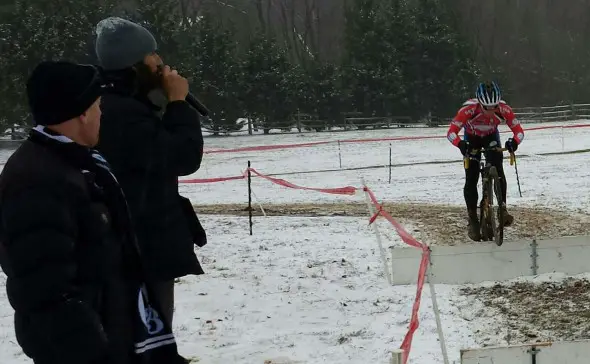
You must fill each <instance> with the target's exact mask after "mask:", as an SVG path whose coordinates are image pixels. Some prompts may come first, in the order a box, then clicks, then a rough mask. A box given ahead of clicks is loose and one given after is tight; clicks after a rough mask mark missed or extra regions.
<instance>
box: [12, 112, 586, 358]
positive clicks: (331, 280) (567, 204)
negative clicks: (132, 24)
mask: <svg viewBox="0 0 590 364" xmlns="http://www.w3.org/2000/svg"><path fill="white" fill-rule="evenodd" d="M585 122H586V121H580V122H576V123H585ZM567 124H574V123H564V125H567ZM551 125H555V124H551ZM534 126H539V125H538V124H535V125H534ZM525 127H526V125H525ZM404 135H406V136H409V135H443V136H444V135H445V130H444V129H407V130H405V129H390V130H377V131H365V132H350V133H317V134H301V135H297V134H292V135H281V136H277V135H271V136H244V137H228V138H207V139H206V149H219V148H228V149H229V148H238V147H245V146H253V145H268V144H289V143H301V142H310V141H317V140H338V139H341V140H343V139H354V138H373V137H389V136H404ZM508 135H509V134H503V135H502V139H503V140H505V139H506V138H507V137H508ZM389 144H390V143H389V142H372V143H341V145H340V150H341V153H342V166H343V168H350V167H363V166H371V165H386V164H388V159H389ZM391 145H392V152H393V153H392V154H393V163H417V162H427V161H445V160H457V163H452V164H432V165H414V166H407V167H396V168H394V169H393V170H392V183H391V185H390V184H388V181H387V179H388V170H387V168H380V169H367V170H353V171H344V170H343V171H335V172H330V173H309V174H293V175H286V176H281V178H285V179H286V180H288V181H290V182H293V183H296V184H300V185H303V186H309V187H341V186H346V185H352V186H359V185H360V178H361V177H364V178H365V179H366V181H367V184H368V185H369V186H370V187H371V188H372V189H373V190H374V191H375V193H376V195H377V197H378V198H379V199H382V200H385V201H394V202H395V201H399V202H403V201H408V200H410V201H420V202H429V203H447V204H455V205H460V204H463V200H462V184H463V170H462V167H461V163H460V162H459V155H458V153H457V151H456V149H454V148H453V147H452V146H450V144H449V143H448V141H447V140H446V139H428V140H411V141H394V142H392V143H391ZM586 148H590V128H575V129H563V130H562V129H549V130H540V131H531V132H529V133H528V134H527V136H526V140H525V142H524V143H523V144H522V147H521V148H520V149H519V151H518V152H517V154H522V155H529V156H530V155H532V156H530V157H528V158H524V157H523V158H522V159H520V160H519V164H518V167H519V173H520V178H521V184H522V189H523V191H522V192H523V198H520V197H518V189H517V187H516V183H515V181H516V180H515V176H514V170H513V169H511V168H510V166H508V163H506V171H507V174H508V179H509V181H510V182H509V183H510V188H509V203H510V204H523V205H527V206H534V205H544V206H552V207H561V208H568V209H581V210H584V211H586V210H587V209H588V208H590V204H589V203H588V202H589V201H588V197H587V196H588V193H587V191H588V183H589V182H587V181H588V178H587V177H588V176H589V174H590V172H589V168H588V167H589V166H590V163H589V162H588V161H587V158H588V154H566V155H557V156H538V154H539V153H543V152H553V151H573V150H577V149H586ZM8 155H9V152H0V162H3V160H2V159H6V158H7V157H8ZM247 160H251V161H252V166H253V167H254V168H256V169H257V170H259V171H260V172H261V173H265V174H271V173H281V172H296V171H310V170H320V169H334V168H336V169H337V168H338V167H339V160H338V144H336V143H335V144H327V145H320V146H315V147H309V148H298V149H286V150H273V151H262V152H247V153H219V154H207V155H206V157H205V160H204V162H203V167H202V169H201V170H200V171H199V172H197V173H195V174H194V175H192V176H188V177H187V178H212V177H223V176H233V175H239V174H241V173H242V171H243V170H244V169H245V168H246V162H247ZM253 189H254V192H255V193H256V198H257V200H258V201H260V202H261V203H262V204H263V205H264V204H270V203H293V202H305V203H310V202H317V203H322V202H330V201H359V200H360V201H362V200H361V197H359V196H351V197H348V196H332V195H325V194H321V193H317V192H310V191H298V190H290V189H286V188H284V187H281V186H277V185H273V184H272V183H270V182H268V181H264V180H261V179H257V178H255V179H254V181H253ZM181 191H182V193H183V194H184V195H186V196H188V197H190V198H191V199H192V201H193V202H194V203H195V204H219V203H244V204H246V202H247V189H246V183H245V181H230V182H222V183H214V184H183V185H181ZM367 220H368V219H367V218H361V217H358V218H354V217H268V218H257V219H256V225H255V227H254V231H255V233H254V236H252V237H250V236H249V235H248V223H247V219H246V218H243V217H235V216H201V221H202V222H203V224H204V226H205V228H206V230H207V232H208V235H209V244H208V245H207V246H205V247H204V248H201V249H198V251H197V253H198V255H199V258H200V259H201V261H202V263H203V265H204V268H205V271H206V272H207V274H206V275H204V276H200V277H184V278H182V279H181V281H180V282H179V283H178V286H177V311H176V316H175V331H176V332H177V334H178V341H179V348H180V351H181V352H182V353H183V354H185V355H186V356H188V357H193V358H198V359H199V363H204V364H210V363H211V364H215V363H236V364H255V363H260V364H262V363H264V361H265V360H276V362H277V363H281V361H280V360H277V359H281V358H282V359H285V358H288V359H291V360H293V361H294V362H297V363H308V364H315V363H334V364H336V363H338V364H357V363H358V364H366V363H383V364H386V363H388V357H389V355H388V351H389V350H392V349H396V348H398V347H399V345H400V344H401V341H402V339H403V337H404V335H405V333H406V331H407V328H408V323H409V319H410V315H411V308H412V303H413V301H414V295H415V291H416V287H415V286H407V287H390V286H388V284H387V280H386V279H385V277H384V275H383V273H382V272H383V270H382V266H381V263H380V257H379V251H378V249H377V244H376V242H375V238H374V235H373V232H372V230H371V228H370V227H369V226H368V224H367ZM380 227H381V228H382V230H383V232H384V236H385V242H384V243H385V244H386V245H387V246H389V245H400V244H403V243H402V242H401V241H400V240H399V238H398V237H397V236H396V235H395V233H394V232H393V230H392V229H391V227H388V226H387V225H386V224H384V223H380ZM407 230H408V231H410V232H411V231H412V229H411V227H407ZM417 268H418V267H416V269H417ZM3 281H4V277H3V276H1V275H0V282H1V283H0V284H2V285H3V283H4V282H3ZM463 288H464V287H460V286H444V285H437V286H436V290H437V297H438V304H439V309H440V311H441V319H442V325H443V330H444V333H445V338H446V340H447V345H448V347H447V349H448V351H449V355H450V359H451V362H453V361H455V362H456V363H457V364H458V363H459V350H460V349H462V348H467V347H477V346H479V345H481V344H482V342H481V337H482V335H487V337H488V338H489V336H491V335H494V333H495V331H496V330H497V328H496V327H494V323H493V320H491V319H490V317H489V316H488V317H480V316H483V315H481V312H482V310H484V308H482V305H481V304H476V301H475V299H474V298H472V297H467V296H464V295H461V294H460V291H461V290H462V289H463ZM497 342H501V339H498V341H497ZM410 362H411V363H415V364H437V363H442V359H441V356H440V347H439V343H438V341H437V332H436V325H435V321H434V315H433V313H432V308H431V301H430V294H429V290H428V287H425V289H424V291H423V295H422V304H421V308H420V327H419V329H418V330H417V331H416V333H415V336H414V341H413V346H412V354H411V357H410ZM0 363H2V364H21V363H30V361H29V360H27V358H26V357H25V356H24V355H23V354H22V353H21V351H20V349H19V347H18V345H17V344H16V340H15V338H14V331H13V322H12V309H11V308H10V306H9V305H8V302H7V299H6V295H5V290H4V289H0Z"/></svg>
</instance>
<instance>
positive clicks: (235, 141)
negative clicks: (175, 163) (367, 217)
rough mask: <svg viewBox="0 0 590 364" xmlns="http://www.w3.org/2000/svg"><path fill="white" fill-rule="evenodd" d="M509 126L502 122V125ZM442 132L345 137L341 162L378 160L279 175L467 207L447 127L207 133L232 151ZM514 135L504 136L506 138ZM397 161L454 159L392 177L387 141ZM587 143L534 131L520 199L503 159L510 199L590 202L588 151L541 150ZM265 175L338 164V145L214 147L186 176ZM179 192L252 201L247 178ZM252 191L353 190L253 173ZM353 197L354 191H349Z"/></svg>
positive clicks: (290, 198) (328, 198)
mask: <svg viewBox="0 0 590 364" xmlns="http://www.w3.org/2000/svg"><path fill="white" fill-rule="evenodd" d="M586 123H588V121H586V120H580V121H576V122H568V123H560V124H557V123H550V124H525V125H524V127H525V133H526V127H527V126H528V125H530V126H531V127H539V126H544V125H550V126H554V125H574V124H586ZM505 129H506V130H507V128H506V127H503V129H501V130H505ZM416 135H419V136H442V138H440V139H424V140H402V141H392V142H369V143H341V144H340V151H341V158H342V168H343V169H346V168H358V167H366V166H379V165H382V166H383V168H375V169H365V170H349V171H347V170H339V171H334V172H328V173H326V172H320V173H305V174H292V175H285V176H279V177H280V178H284V179H286V180H288V181H289V182H292V183H295V184H299V185H303V186H309V187H341V186H359V185H360V178H361V177H364V178H365V180H366V183H367V185H368V186H369V187H370V188H371V189H372V190H373V191H374V192H375V194H376V195H377V197H379V198H380V199H382V200H384V201H417V202H427V203H443V204H453V205H463V183H464V182H463V181H464V171H463V167H462V162H461V156H460V154H459V152H458V150H457V148H455V147H453V146H452V145H451V144H450V143H449V142H448V141H447V140H446V138H444V136H445V135H446V129H444V128H424V129H389V130H375V131H365V132H344V133H343V132H341V133H313V134H291V135H275V136H273V135H270V136H251V137H245V136H243V137H228V138H207V139H206V149H213V150H214V149H232V148H241V147H246V146H254V145H272V144H291V143H308V142H315V141H320V140H321V141H323V140H334V141H337V140H338V139H341V140H344V139H361V138H362V139H368V138H385V137H403V136H416ZM510 135H511V134H510V133H504V134H502V135H501V137H502V141H505V140H506V139H507V138H508V137H509V136H510ZM390 144H391V149H392V164H394V165H395V164H411V163H420V162H434V161H453V160H454V161H456V163H450V164H449V163H445V164H426V165H423V164H416V165H410V166H404V167H394V168H392V181H391V184H389V183H388V179H389V170H388V167H387V166H388V164H389V147H390ZM580 149H590V127H587V128H569V129H568V128H564V129H561V128H557V129H546V130H532V131H530V132H528V133H526V135H525V140H524V142H523V143H522V145H521V146H520V148H519V149H518V151H517V155H521V156H522V158H521V159H519V160H518V161H517V166H518V172H519V175H520V182H521V188H522V195H523V197H522V198H521V197H519V194H518V187H517V184H516V175H515V172H514V168H513V167H511V166H510V165H509V164H508V161H507V160H506V163H505V171H506V175H507V178H508V182H509V186H508V199H509V200H508V204H509V205H515V204H516V205H519V206H539V205H542V206H548V207H557V208H562V209H564V208H567V209H583V210H585V211H587V210H588V209H589V208H590V199H589V197H588V194H587V190H588V188H590V178H589V177H590V168H589V167H590V160H589V159H588V154H585V153H582V154H564V155H553V156H541V155H539V154H541V153H551V152H568V151H575V150H580ZM248 160H250V161H251V163H252V167H253V168H255V169H256V170H258V171H259V172H261V173H264V174H281V173H289V172H302V171H317V170H325V169H336V170H337V169H339V165H340V163H339V156H338V144H337V143H334V144H324V145H318V146H313V147H304V148H295V149H283V150H270V151H253V152H240V153H215V154H207V155H205V159H204V161H203V166H202V168H201V170H199V171H198V172H197V173H195V174H193V175H192V176H188V177H187V178H189V179H191V178H214V177H228V176H236V175H240V174H241V173H242V172H243V171H244V170H245V169H246V167H247V162H248ZM181 191H182V193H183V194H184V195H186V196H188V197H190V198H191V200H193V202H194V203H196V204H219V203H234V202H239V203H242V202H243V203H247V201H248V196H247V186H246V183H245V181H241V180H237V181H228V182H223V183H217V184H188V185H182V186H181ZM253 191H254V193H255V195H256V198H257V200H259V201H260V202H261V203H294V202H305V203H310V202H317V203H321V202H333V201H350V200H351V197H348V196H334V195H324V194H317V193H310V192H308V191H298V190H286V189H284V188H283V187H281V186H276V185H272V184H271V183H269V182H267V181H263V180H260V179H257V178H255V179H254V181H253ZM352 198H353V199H354V197H352Z"/></svg>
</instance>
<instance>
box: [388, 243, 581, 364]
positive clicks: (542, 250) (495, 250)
mask: <svg viewBox="0 0 590 364" xmlns="http://www.w3.org/2000/svg"><path fill="white" fill-rule="evenodd" d="M532 242H533V241H532V240H521V241H515V242H508V241H507V242H504V244H503V245H502V246H497V245H496V244H494V243H491V242H489V243H472V244H462V245H457V246H432V247H431V250H432V252H431V265H430V267H429V269H430V272H431V275H432V282H433V283H442V284H470V283H481V282H488V281H502V280H510V279H514V278H517V277H522V276H533V275H535V273H534V272H535V271H536V274H544V273H553V272H559V273H564V274H570V275H575V274H581V273H586V272H589V271H590V265H589V264H588V262H590V237H589V236H575V237H564V238H557V239H548V240H538V241H537V247H536V250H535V248H533V247H532ZM535 251H536V255H537V257H536V259H533V254H534V253H535ZM420 258H421V251H420V250H419V249H416V248H413V247H403V248H400V247H394V248H391V265H392V276H393V284H394V285H403V284H415V283H416V279H417V276H418V274H417V273H418V267H419V265H420ZM535 264H536V267H533V266H534V265H535ZM589 363H590V361H589Z"/></svg>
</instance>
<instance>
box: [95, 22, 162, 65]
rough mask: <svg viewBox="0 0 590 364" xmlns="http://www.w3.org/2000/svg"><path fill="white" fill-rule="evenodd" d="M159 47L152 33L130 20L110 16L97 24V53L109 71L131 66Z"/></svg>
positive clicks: (101, 62)
mask: <svg viewBox="0 0 590 364" xmlns="http://www.w3.org/2000/svg"><path fill="white" fill-rule="evenodd" d="M157 48H158V44H157V43H156V39H155V38H154V36H153V35H152V33H150V32H149V31H148V30H147V29H145V28H144V27H142V26H141V25H139V24H136V23H133V22H130V21H129V20H125V19H121V18H117V17H110V18H106V19H103V20H101V21H100V22H99V23H98V24H97V25H96V55H97V57H98V60H99V62H100V65H101V66H102V67H103V68H104V69H105V70H107V71H115V70H122V69H125V68H129V67H131V66H133V65H134V64H136V63H138V62H140V61H142V60H143V59H144V57H145V56H147V55H148V54H150V53H153V52H155V51H156V49H157Z"/></svg>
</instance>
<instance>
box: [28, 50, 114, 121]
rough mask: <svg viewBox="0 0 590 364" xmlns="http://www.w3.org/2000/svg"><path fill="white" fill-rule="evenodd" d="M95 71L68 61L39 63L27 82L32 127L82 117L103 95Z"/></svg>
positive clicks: (102, 86)
mask: <svg viewBox="0 0 590 364" xmlns="http://www.w3.org/2000/svg"><path fill="white" fill-rule="evenodd" d="M105 90H106V84H105V83H104V81H103V79H102V77H101V73H100V71H99V69H98V68H97V67H95V66H92V65H81V64H75V63H70V62H64V61H59V62H53V61H45V62H41V63H39V64H38V65H37V67H35V69H34V70H33V72H32V73H31V75H30V77H29V79H28V81H27V96H28V98H29V107H30V109H31V113H32V114H33V118H34V120H35V125H56V124H61V123H63V122H65V121H68V120H70V119H73V118H75V117H77V116H80V115H82V114H83V113H84V112H85V111H86V110H88V109H89V108H90V106H92V104H93V103H94V102H96V100H97V99H98V98H99V97H100V96H101V95H102V94H103V93H104V91H105Z"/></svg>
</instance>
